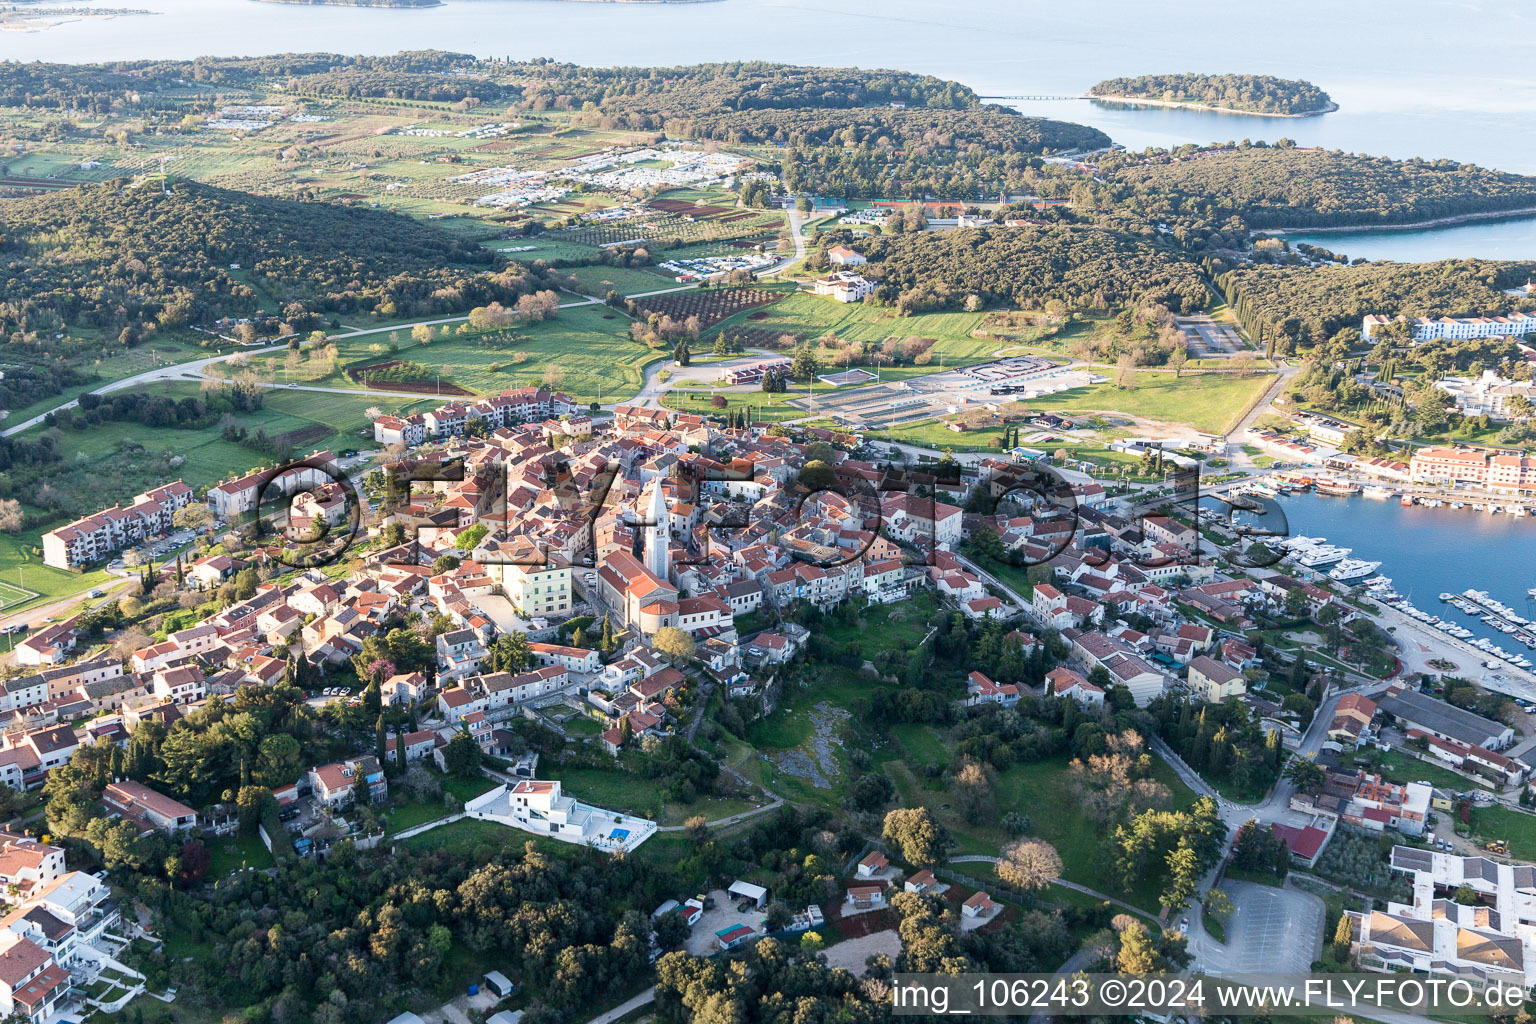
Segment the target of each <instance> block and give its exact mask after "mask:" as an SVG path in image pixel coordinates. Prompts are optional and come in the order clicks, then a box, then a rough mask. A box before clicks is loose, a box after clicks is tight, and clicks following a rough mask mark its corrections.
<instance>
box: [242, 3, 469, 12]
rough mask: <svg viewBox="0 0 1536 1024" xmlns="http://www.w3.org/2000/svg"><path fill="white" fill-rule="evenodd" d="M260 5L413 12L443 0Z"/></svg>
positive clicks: (440, 5) (439, 4)
mask: <svg viewBox="0 0 1536 1024" xmlns="http://www.w3.org/2000/svg"><path fill="white" fill-rule="evenodd" d="M256 2H257V3H260V4H287V5H288V6H290V7H379V8H385V9H387V10H394V11H414V10H420V9H424V8H428V7H442V6H443V0H425V2H424V3H414V2H413V3H393V2H390V0H362V2H359V3H352V2H349V0H256Z"/></svg>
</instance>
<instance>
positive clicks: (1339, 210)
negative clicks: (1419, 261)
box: [1101, 145, 1536, 228]
mask: <svg viewBox="0 0 1536 1024" xmlns="http://www.w3.org/2000/svg"><path fill="white" fill-rule="evenodd" d="M1106 163H1107V164H1109V166H1108V168H1107V169H1108V171H1109V174H1110V180H1111V182H1112V183H1113V185H1114V187H1115V190H1116V194H1117V196H1118V198H1119V201H1120V202H1122V203H1126V204H1129V205H1132V206H1134V207H1136V208H1138V209H1140V210H1142V211H1143V212H1145V213H1146V214H1147V215H1149V216H1151V217H1154V218H1157V219H1162V220H1184V221H1195V222H1205V223H1219V222H1220V221H1221V220H1223V219H1224V218H1226V217H1229V216H1236V217H1241V218H1242V219H1243V221H1244V222H1245V223H1246V224H1247V226H1248V227H1249V228H1278V227H1296V228H1316V227H1340V226H1353V225H1359V226H1364V227H1369V226H1372V225H1378V224H1409V223H1414V222H1417V221H1423V220H1431V219H1434V218H1437V217H1451V216H1457V215H1459V214H1466V213H1491V212H1497V211H1503V210H1515V209H1523V208H1527V207H1536V178H1532V177H1525V176H1523V175H1519V174H1508V173H1505V172H1502V171H1490V170H1486V169H1484V168H1482V167H1478V166H1476V165H1475V164H1458V163H1456V162H1454V161H1451V160H1434V161H1430V160H1389V159H1387V158H1386V157H1371V156H1357V155H1355V154H1352V153H1340V152H1338V151H1331V152H1330V151H1324V150H1315V149H1295V148H1292V147H1289V146H1283V145H1282V146H1274V147H1269V146H1251V147H1244V148H1240V149H1234V150H1223V151H1216V152H1209V153H1202V154H1200V155H1198V156H1194V157H1192V158H1180V157H1179V156H1177V155H1174V154H1167V153H1163V154H1158V155H1155V156H1152V157H1147V158H1131V159H1129V160H1127V161H1126V162H1124V163H1120V164H1118V166H1117V165H1115V162H1113V161H1109V162H1106ZM1101 166H1102V165H1101Z"/></svg>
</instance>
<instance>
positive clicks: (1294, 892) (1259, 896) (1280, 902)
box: [1207, 881, 1323, 974]
mask: <svg viewBox="0 0 1536 1024" xmlns="http://www.w3.org/2000/svg"><path fill="white" fill-rule="evenodd" d="M1222 888H1223V889H1224V890H1225V891H1226V893H1227V895H1228V896H1230V897H1231V898H1232V906H1233V908H1234V909H1233V912H1232V917H1231V919H1230V920H1229V921H1228V922H1227V925H1226V933H1227V946H1226V951H1225V955H1224V956H1220V957H1217V958H1212V959H1214V960H1216V962H1215V963H1212V964H1209V965H1207V966H1210V967H1213V968H1217V969H1218V973H1223V974H1245V973H1254V972H1260V971H1262V972H1266V973H1275V974H1287V973H1289V974H1305V973H1307V971H1308V969H1309V968H1310V967H1311V966H1312V961H1313V960H1316V959H1317V958H1318V957H1319V956H1321V955H1322V949H1323V901H1322V900H1321V899H1319V898H1318V897H1316V896H1314V895H1312V894H1311V893H1308V892H1301V891H1300V890H1298V889H1277V888H1275V887H1274V886H1269V885H1258V884H1256V883H1253V882H1237V881H1227V882H1224V883H1222Z"/></svg>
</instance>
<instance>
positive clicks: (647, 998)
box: [587, 988, 656, 1024]
mask: <svg viewBox="0 0 1536 1024" xmlns="http://www.w3.org/2000/svg"><path fill="white" fill-rule="evenodd" d="M655 1001H656V990H655V989H654V988H648V989H646V990H645V991H644V992H641V993H640V994H639V995H637V996H635V997H634V998H633V999H626V1000H625V1001H624V1002H622V1003H620V1004H619V1005H618V1006H615V1007H614V1008H613V1009H611V1010H609V1011H608V1012H607V1013H600V1014H598V1015H597V1016H596V1017H593V1018H592V1019H591V1020H589V1021H587V1024H613V1022H614V1021H616V1020H618V1019H619V1018H620V1017H622V1016H624V1015H625V1014H626V1013H629V1012H631V1011H633V1010H638V1009H640V1007H642V1006H649V1005H650V1004H651V1003H654V1002H655Z"/></svg>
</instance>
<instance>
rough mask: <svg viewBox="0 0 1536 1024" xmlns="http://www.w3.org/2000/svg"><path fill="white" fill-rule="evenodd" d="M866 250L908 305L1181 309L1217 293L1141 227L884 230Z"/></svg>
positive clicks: (1187, 261)
mask: <svg viewBox="0 0 1536 1024" xmlns="http://www.w3.org/2000/svg"><path fill="white" fill-rule="evenodd" d="M860 249H861V250H862V251H863V252H864V254H865V255H866V256H868V257H869V259H870V260H871V261H872V262H878V263H879V267H878V268H877V269H874V270H872V271H871V275H872V276H877V277H878V278H879V279H880V281H881V284H882V292H883V294H885V295H888V296H889V297H890V299H891V300H893V301H895V302H896V303H897V305H898V307H899V308H900V309H902V310H903V311H907V312H912V311H920V310H923V309H936V308H945V307H950V306H956V307H958V306H960V305H962V304H963V303H964V302H965V299H966V297H967V295H970V294H975V295H977V296H979V297H980V298H981V300H982V301H983V302H987V303H993V302H1001V303H1011V304H1013V305H1016V306H1020V307H1023V308H1026V309H1030V308H1038V307H1039V306H1040V305H1041V304H1042V303H1044V302H1047V301H1050V300H1058V301H1061V302H1064V303H1065V304H1066V305H1067V306H1069V307H1072V308H1098V309H1108V308H1110V307H1112V306H1120V305H1127V304H1134V305H1143V304H1152V303H1161V304H1162V305H1165V306H1167V307H1168V308H1169V309H1171V310H1173V311H1174V312H1185V311H1189V310H1193V309H1199V308H1202V307H1203V306H1204V305H1205V303H1206V301H1207V300H1208V298H1209V293H1208V292H1207V291H1206V288H1205V285H1204V283H1203V282H1202V281H1201V277H1200V266H1199V264H1198V263H1196V262H1195V261H1194V259H1193V258H1191V257H1190V256H1189V255H1188V254H1187V253H1184V252H1181V251H1179V250H1177V249H1174V248H1173V247H1171V246H1168V245H1166V244H1164V243H1161V242H1158V241H1156V240H1154V239H1152V238H1148V237H1143V236H1140V235H1132V234H1122V233H1119V232H1114V231H1107V230H1103V229H1100V228H1091V227H1075V226H1069V225H1057V226H1050V227H1039V228H969V229H964V230H958V231H935V232H923V233H919V234H901V235H883V236H879V237H874V238H871V239H869V240H868V241H867V242H865V243H861V245H860Z"/></svg>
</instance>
